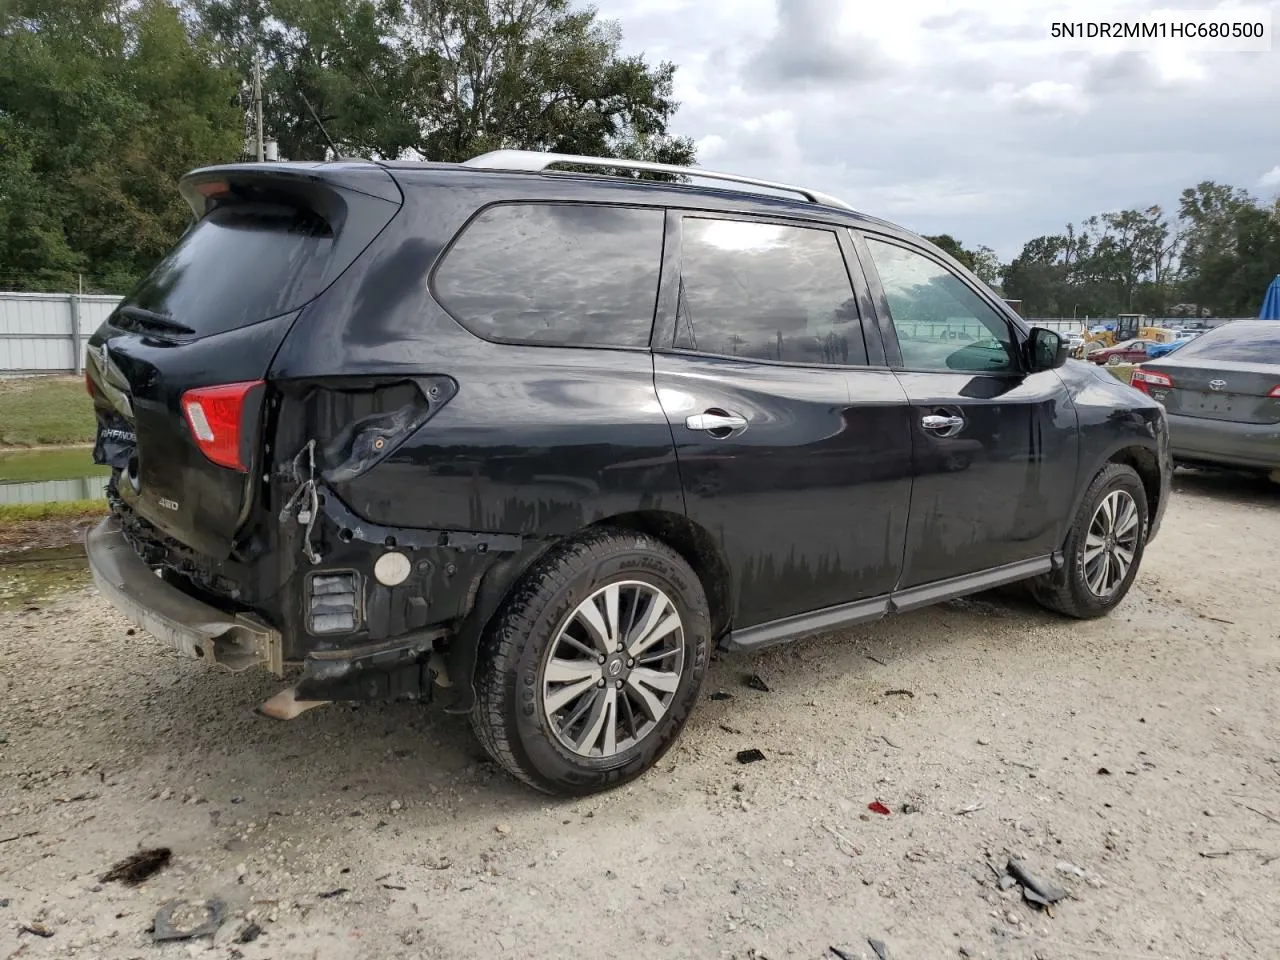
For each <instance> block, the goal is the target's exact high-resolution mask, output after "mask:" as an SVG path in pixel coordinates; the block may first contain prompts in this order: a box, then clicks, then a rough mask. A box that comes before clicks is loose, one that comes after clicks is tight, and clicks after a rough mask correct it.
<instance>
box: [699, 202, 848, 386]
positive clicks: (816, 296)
mask: <svg viewBox="0 0 1280 960" xmlns="http://www.w3.org/2000/svg"><path fill="white" fill-rule="evenodd" d="M681 234H682V238H681V250H680V271H681V276H680V298H679V306H678V308H677V314H676V340H675V345H676V346H677V347H680V348H682V349H687V350H696V351H697V352H699V353H708V354H715V355H718V356H726V357H742V358H744V359H747V358H749V359H753V360H773V361H782V362H788V363H806V364H840V365H849V366H853V365H858V366H865V365H866V362H867V348H866V344H865V342H864V341H863V338H862V324H861V321H860V319H859V316H858V308H857V304H856V302H855V300H854V296H853V286H852V284H851V283H850V281H849V272H848V270H847V269H846V268H845V262H844V256H843V254H842V253H841V252H840V243H839V241H838V240H837V238H836V235H835V233H834V232H832V231H831V230H823V229H816V228H810V227H791V226H777V225H774V224H768V223H756V222H752V221H744V220H719V219H709V218H703V217H686V218H685V219H684V220H683V222H682V226H681Z"/></svg>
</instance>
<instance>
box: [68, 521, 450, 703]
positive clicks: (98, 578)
mask: <svg viewBox="0 0 1280 960" xmlns="http://www.w3.org/2000/svg"><path fill="white" fill-rule="evenodd" d="M85 550H86V553H87V554H88V557H89V568H90V570H91V571H92V573H93V578H94V580H95V582H96V583H97V586H98V588H99V589H100V590H101V591H102V593H103V595H104V596H105V597H106V598H107V600H108V601H109V602H110V603H111V604H112V605H113V606H114V607H115V608H116V609H117V610H119V611H120V612H121V613H122V614H124V616H126V617H127V618H128V619H130V620H132V621H133V622H134V623H136V624H138V626H140V627H142V628H143V629H144V630H146V631H147V632H148V633H150V634H151V635H152V636H154V637H156V639H158V640H161V641H162V642H164V643H168V644H170V645H171V646H173V648H174V649H175V650H177V651H178V653H179V654H181V655H182V656H184V657H189V658H191V659H194V660H203V661H205V662H206V663H208V664H210V665H216V666H221V667H224V668H226V669H228V670H231V671H233V672H240V671H243V670H247V669H249V668H252V667H262V668H266V669H267V670H269V671H271V672H272V673H273V674H275V675H276V676H281V677H282V676H284V673H285V669H286V667H288V668H297V667H301V671H300V672H299V673H297V675H296V676H295V678H294V681H295V682H294V685H293V686H292V687H291V688H290V689H289V690H287V691H285V693H287V694H288V697H287V699H288V700H289V701H290V702H291V703H292V702H303V701H305V702H310V703H313V704H314V703H318V702H325V701H331V700H370V701H373V700H397V699H410V700H429V699H432V695H433V691H434V690H435V689H437V688H440V687H448V686H449V682H448V680H447V674H448V671H447V666H446V664H445V661H444V658H443V657H442V656H441V655H440V654H439V653H438V652H436V649H435V648H436V645H437V643H438V642H439V641H441V640H442V639H443V638H444V636H445V634H446V631H445V630H443V629H440V628H433V629H422V630H417V631H413V632H412V633H410V634H409V635H406V636H401V637H396V638H392V639H388V640H383V641H379V642H369V643H364V644H361V645H357V646H344V647H341V648H339V649H328V650H326V649H315V648H311V649H305V650H304V651H302V653H303V654H304V655H303V656H302V658H301V660H300V661H299V659H298V658H297V657H296V656H294V657H290V658H287V653H288V652H289V651H288V648H289V644H288V643H287V638H286V637H285V636H284V635H283V634H282V633H281V631H279V630H277V629H276V628H275V627H273V626H272V625H270V624H269V623H267V621H266V620H264V619H263V618H261V617H259V616H257V615H255V614H253V613H250V612H245V611H237V610H234V609H226V608H225V607H224V606H222V605H219V604H218V603H216V602H209V601H206V600H204V599H202V598H201V597H199V596H196V595H194V594H193V593H189V592H187V590H184V589H182V588H181V587H179V586H178V585H176V584H174V583H172V582H170V581H168V580H165V579H163V577H162V576H161V575H160V574H159V573H157V571H156V570H154V569H153V568H152V567H151V566H149V565H148V564H147V562H146V561H145V560H143V559H142V557H141V556H140V555H139V554H138V552H137V551H136V550H135V548H134V546H133V544H132V543H130V541H129V539H128V537H127V536H126V535H125V533H124V531H123V529H122V527H121V524H120V521H119V520H118V519H116V518H115V517H109V518H107V519H106V520H103V521H102V522H101V523H100V524H98V526H97V527H95V528H94V529H93V530H91V531H90V533H89V535H88V536H87V537H86V538H85ZM296 652H297V651H295V653H296Z"/></svg>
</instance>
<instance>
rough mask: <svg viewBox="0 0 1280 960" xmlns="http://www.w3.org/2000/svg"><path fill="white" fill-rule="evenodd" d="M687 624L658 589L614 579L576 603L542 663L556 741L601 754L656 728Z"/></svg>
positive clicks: (675, 676) (667, 703)
mask: <svg viewBox="0 0 1280 960" xmlns="http://www.w3.org/2000/svg"><path fill="white" fill-rule="evenodd" d="M684 660H685V657H684V624H683V623H682V622H681V619H680V613H679V611H677V610H676V607H675V604H674V603H672V601H671V598H670V597H668V596H667V595H666V594H665V593H664V592H663V591H662V590H660V589H659V588H658V587H655V586H654V585H652V584H649V583H644V582H642V581H639V580H624V581H620V582H618V583H611V584H608V585H607V586H604V587H601V588H600V589H599V590H597V591H595V592H594V593H593V594H591V596H589V597H587V599H585V600H583V601H582V602H581V603H580V604H578V605H577V606H576V607H575V608H574V609H573V612H572V613H570V614H569V616H568V617H567V618H566V619H565V621H564V623H563V624H562V625H561V627H560V629H559V630H558V631H557V632H556V635H555V639H554V640H553V641H552V642H551V644H550V645H549V646H548V649H547V656H546V659H545V661H544V663H543V665H542V671H541V674H542V675H541V678H540V681H541V689H542V710H543V713H544V714H545V716H546V718H547V722H548V724H549V725H550V727H551V730H552V731H553V732H554V733H555V735H556V739H557V740H559V741H560V744H561V746H563V747H564V748H565V749H567V750H569V751H571V752H572V753H575V754H577V755H578V756H582V757H589V758H596V759H604V758H608V757H612V756H615V755H616V754H619V753H621V752H623V751H624V750H628V749H630V748H631V747H634V746H635V745H636V744H638V743H639V742H640V741H641V740H643V739H644V738H645V737H646V736H648V735H649V733H651V732H652V731H653V729H654V728H655V727H656V726H657V725H658V722H659V721H660V720H661V719H662V718H663V717H664V716H665V715H666V713H667V711H668V710H669V709H670V707H671V703H672V701H673V700H674V699H675V695H676V690H677V689H678V688H679V686H680V680H681V677H682V675H683V672H684Z"/></svg>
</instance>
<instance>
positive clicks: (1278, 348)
mask: <svg viewBox="0 0 1280 960" xmlns="http://www.w3.org/2000/svg"><path fill="white" fill-rule="evenodd" d="M1176 356H1178V357H1200V358H1202V359H1205V360H1231V361H1240V362H1243V363H1249V362H1253V363H1280V321H1277V320H1237V321H1235V322H1234V323H1227V324H1224V325H1222V326H1221V327H1218V328H1216V329H1214V330H1210V331H1209V332H1208V333H1203V334H1201V335H1200V336H1198V337H1196V338H1195V339H1194V340H1192V341H1190V342H1189V343H1188V344H1187V345H1186V346H1185V347H1180V348H1179V349H1178V352H1177V354H1176Z"/></svg>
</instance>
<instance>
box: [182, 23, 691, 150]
mask: <svg viewBox="0 0 1280 960" xmlns="http://www.w3.org/2000/svg"><path fill="white" fill-rule="evenodd" d="M196 9H197V10H198V12H199V16H200V19H201V22H202V23H203V24H204V25H205V27H206V28H207V29H208V31H209V32H210V34H211V35H212V36H214V37H215V38H217V40H218V41H219V42H220V44H221V46H222V47H223V49H224V50H226V51H227V54H226V55H227V57H228V62H229V63H232V64H234V65H235V66H236V68H237V69H238V70H240V71H241V73H242V74H243V75H245V76H247V75H248V70H249V66H250V64H251V62H252V59H253V57H254V56H260V57H261V58H262V61H263V64H264V70H265V77H266V79H265V88H266V110H265V113H266V120H265V123H266V129H267V133H268V135H271V136H274V137H275V138H276V139H277V140H278V141H279V144H280V151H281V155H282V156H285V157H288V158H290V159H321V158H323V157H325V156H327V155H332V154H333V153H334V152H337V153H339V154H341V155H347V156H355V155H360V156H375V157H384V158H394V157H402V156H406V155H407V156H420V157H423V158H425V159H429V160H437V161H459V160H465V159H467V158H469V157H472V156H475V155H476V154H479V153H483V152H486V151H489V150H496V149H501V148H518V149H528V150H549V151H556V152H562V153H573V154H587V155H594V156H618V157H628V158H631V159H649V160H658V161H661V162H668V163H680V164H689V163H692V162H693V159H694V148H693V143H692V141H690V140H688V139H683V138H677V137H672V136H671V135H670V134H669V133H668V124H669V122H670V120H671V117H672V116H673V115H674V113H675V110H676V108H677V106H678V104H677V103H676V102H675V100H674V99H673V98H672V81H673V78H674V75H675V66H674V65H673V64H670V63H660V64H657V65H656V66H655V65H651V64H649V63H648V62H647V61H646V60H645V58H644V57H642V56H625V55H623V53H622V52H621V44H622V34H621V30H620V29H619V27H618V26H617V24H616V23H613V22H610V21H602V20H600V19H598V16H597V14H596V11H595V10H594V9H592V8H586V9H578V8H573V7H571V6H570V4H569V2H568V0H404V2H400V0H199V2H198V4H197V7H196Z"/></svg>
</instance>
